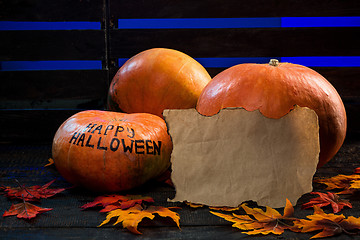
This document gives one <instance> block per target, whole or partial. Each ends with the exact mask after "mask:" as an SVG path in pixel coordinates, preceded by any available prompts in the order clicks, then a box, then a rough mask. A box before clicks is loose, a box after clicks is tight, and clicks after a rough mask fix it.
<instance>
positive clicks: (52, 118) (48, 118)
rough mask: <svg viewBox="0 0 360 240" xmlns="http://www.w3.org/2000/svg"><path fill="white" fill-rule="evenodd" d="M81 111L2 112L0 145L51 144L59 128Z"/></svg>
mask: <svg viewBox="0 0 360 240" xmlns="http://www.w3.org/2000/svg"><path fill="white" fill-rule="evenodd" d="M79 111H80V110H79V109H78V110H0V115H1V117H0V125H1V126H3V127H2V130H1V133H0V143H27V144H34V143H44V142H45V143H49V142H51V141H52V138H53V137H54V135H55V132H56V130H57V129H58V128H59V126H60V125H61V124H62V123H63V122H64V121H65V120H66V119H67V118H69V117H70V116H72V115H73V114H75V113H76V112H79Z"/></svg>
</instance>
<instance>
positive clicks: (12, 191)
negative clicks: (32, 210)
mask: <svg viewBox="0 0 360 240" xmlns="http://www.w3.org/2000/svg"><path fill="white" fill-rule="evenodd" d="M53 182H55V180H52V181H51V182H49V183H47V184H45V185H43V186H39V185H35V186H31V187H25V186H24V185H21V184H20V183H19V182H18V184H19V187H2V188H1V189H2V190H3V191H4V192H6V194H5V195H6V196H7V197H9V198H18V199H24V201H39V200H40V199H42V198H48V197H52V196H54V195H55V194H57V193H60V192H62V191H64V190H65V188H57V189H49V188H48V187H49V186H50V185H51V184H52V183H53Z"/></svg>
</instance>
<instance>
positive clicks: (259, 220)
mask: <svg viewBox="0 0 360 240" xmlns="http://www.w3.org/2000/svg"><path fill="white" fill-rule="evenodd" d="M241 207H242V208H243V209H244V210H245V212H246V213H247V214H248V215H237V214H234V213H233V214H232V215H228V214H222V213H218V212H212V211H210V212H211V213H212V214H214V215H216V216H219V217H222V218H224V219H225V220H227V221H230V222H233V223H234V224H233V225H232V226H233V227H236V228H239V229H240V230H246V231H245V232H243V233H246V234H248V235H255V234H264V235H266V234H269V233H273V234H277V235H280V234H282V233H283V232H284V230H285V229H293V221H294V220H296V218H293V217H292V215H293V213H294V208H293V206H292V204H291V202H290V201H289V200H288V199H286V206H285V208H284V215H281V214H280V213H279V212H278V211H276V210H275V209H273V208H270V207H266V211H265V212H264V211H263V210H262V209H260V208H249V207H248V206H246V204H243V205H241ZM250 215H251V216H252V217H250Z"/></svg>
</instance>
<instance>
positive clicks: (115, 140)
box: [52, 110, 172, 192]
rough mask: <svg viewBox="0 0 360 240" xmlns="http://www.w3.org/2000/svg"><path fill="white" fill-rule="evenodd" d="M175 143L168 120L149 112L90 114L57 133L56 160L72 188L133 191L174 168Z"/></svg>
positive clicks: (74, 118)
mask: <svg viewBox="0 0 360 240" xmlns="http://www.w3.org/2000/svg"><path fill="white" fill-rule="evenodd" d="M171 151H172V142H171V139H170V136H169V135H168V133H167V128H166V124H165V121H164V120H163V119H162V118H160V117H158V116H155V115H152V114H147V113H136V114H135V113H134V114H126V113H116V112H107V111H99V110H88V111H82V112H79V113H76V114H75V115H73V116H72V117H70V118H69V119H67V120H66V121H65V122H64V123H63V124H62V125H61V126H60V128H59V129H58V131H57V132H56V134H55V137H54V140H53V145H52V157H53V159H54V162H55V166H56V168H57V169H58V171H59V172H60V174H61V175H62V176H63V177H64V178H65V179H66V180H67V181H69V182H70V183H72V184H74V185H78V186H82V187H85V188H88V189H90V190H94V191H102V192H114V191H122V190H127V189H131V188H134V187H137V186H140V185H142V184H144V183H145V182H146V181H148V180H150V179H152V178H154V177H157V176H159V175H160V174H162V173H163V172H165V171H166V170H167V169H168V167H169V166H170V154H171Z"/></svg>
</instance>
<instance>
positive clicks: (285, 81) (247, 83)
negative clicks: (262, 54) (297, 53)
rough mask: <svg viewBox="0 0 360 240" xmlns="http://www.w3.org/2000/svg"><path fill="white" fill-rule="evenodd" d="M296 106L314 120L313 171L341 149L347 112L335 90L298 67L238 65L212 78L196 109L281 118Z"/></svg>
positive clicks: (294, 65) (302, 67)
mask: <svg viewBox="0 0 360 240" xmlns="http://www.w3.org/2000/svg"><path fill="white" fill-rule="evenodd" d="M295 105H299V106H301V107H308V108H310V109H313V110H314V111H315V112H316V114H317V115H318V119H319V128H320V129H319V136H320V156H319V163H318V167H321V166H323V165H324V164H325V163H326V162H328V161H329V160H330V159H331V158H332V157H333V156H334V155H335V154H336V153H337V151H338V150H339V149H340V147H341V145H342V144H343V142H344V139H345V134H346V112H345V108H344V104H343V102H342V100H341V98H340V96H339V94H338V93H337V91H336V90H335V88H334V87H333V86H332V85H331V84H330V83H329V82H328V81H327V80H326V79H325V78H324V77H323V76H321V75H320V74H319V73H317V72H316V71H314V70H312V69H310V68H307V67H305V66H302V65H297V64H291V63H279V61H277V60H276V59H274V60H271V61H270V63H269V64H252V63H249V64H239V65H236V66H233V67H230V68H228V69H225V70H224V71H222V72H220V73H219V74H217V75H216V76H215V77H214V78H213V79H212V81H211V82H210V83H209V84H208V85H207V86H206V87H205V88H204V90H203V92H202V93H201V95H200V97H199V100H198V103H197V110H198V111H199V113H201V114H203V115H206V116H211V115H214V114H216V113H217V112H219V110H220V109H222V108H226V107H242V108H245V109H246V110H248V111H254V110H257V109H258V110H259V111H260V112H261V113H262V114H263V115H264V116H266V117H269V118H275V119H277V118H281V117H283V116H284V115H286V114H287V113H288V112H289V111H290V110H291V109H293V108H294V106H295Z"/></svg>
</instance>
